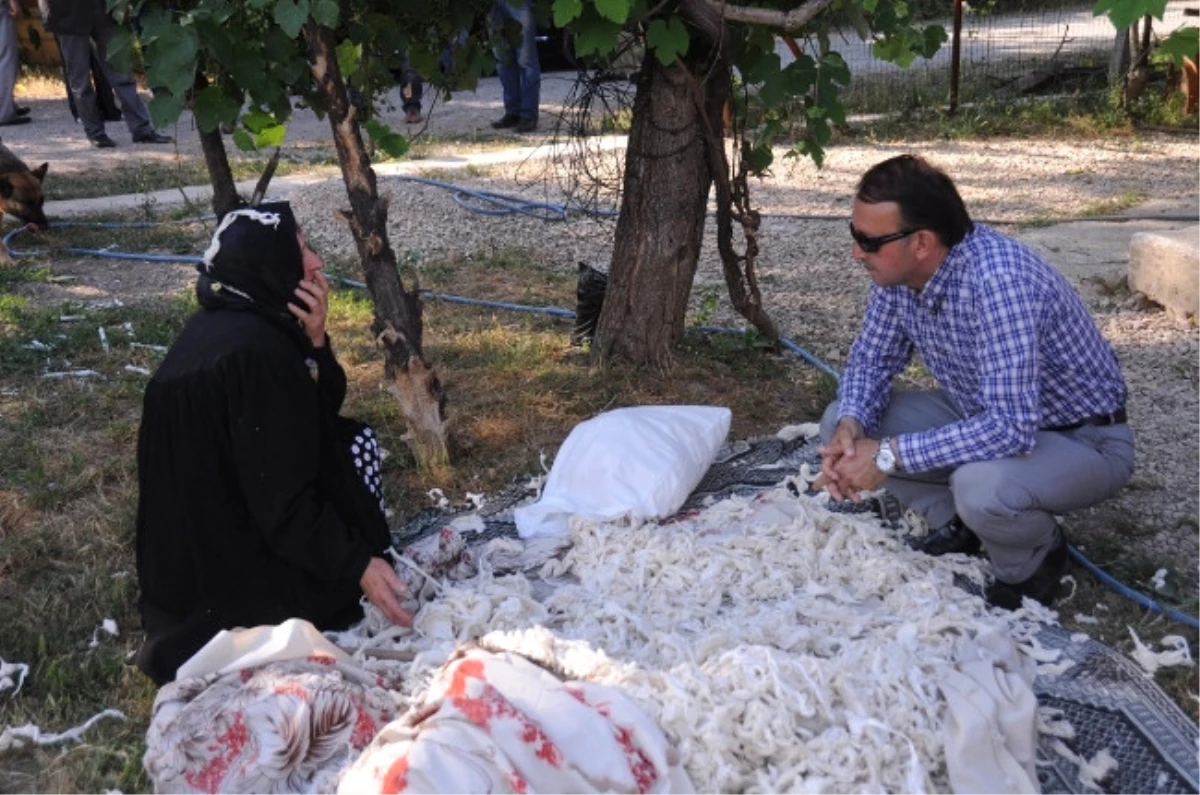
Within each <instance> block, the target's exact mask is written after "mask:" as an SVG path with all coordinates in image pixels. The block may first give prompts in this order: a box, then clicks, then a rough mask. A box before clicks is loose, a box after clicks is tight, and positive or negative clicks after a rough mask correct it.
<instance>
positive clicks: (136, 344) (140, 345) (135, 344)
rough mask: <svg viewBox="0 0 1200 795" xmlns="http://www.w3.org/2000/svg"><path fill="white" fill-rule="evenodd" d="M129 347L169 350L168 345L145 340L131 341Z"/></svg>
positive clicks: (163, 351) (159, 350)
mask: <svg viewBox="0 0 1200 795" xmlns="http://www.w3.org/2000/svg"><path fill="white" fill-rule="evenodd" d="M129 347H130V348H145V349H146V350H150V351H158V352H159V353H166V352H167V346H166V345H149V344H147V343H145V342H131V343H129Z"/></svg>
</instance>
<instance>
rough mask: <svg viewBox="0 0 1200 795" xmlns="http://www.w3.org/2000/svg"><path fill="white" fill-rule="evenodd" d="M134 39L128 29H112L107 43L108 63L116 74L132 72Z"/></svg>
mask: <svg viewBox="0 0 1200 795" xmlns="http://www.w3.org/2000/svg"><path fill="white" fill-rule="evenodd" d="M135 41H136V37H135V36H134V35H133V31H132V30H130V29H129V28H114V29H113V33H112V38H111V39H109V41H108V62H109V64H111V65H112V67H113V68H114V69H116V70H117V71H118V72H124V73H125V74H129V73H130V72H132V71H133V45H134V42H135Z"/></svg>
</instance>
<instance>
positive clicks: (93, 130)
mask: <svg viewBox="0 0 1200 795" xmlns="http://www.w3.org/2000/svg"><path fill="white" fill-rule="evenodd" d="M54 38H55V39H56V40H57V41H58V49H59V50H60V51H61V52H62V59H63V66H65V67H66V72H67V85H68V86H69V87H70V89H71V94H72V95H73V96H74V97H75V111H76V112H77V113H78V114H79V121H80V122H81V123H82V124H83V131H84V132H85V133H87V137H88V138H95V137H96V136H98V135H101V134H103V133H104V116H103V115H102V114H101V113H100V108H99V107H98V106H97V105H96V91H95V89H93V88H92V64H91V54H92V46H93V43H94V44H95V47H96V58H97V60H99V62H100V63H101V65H102V66H103V68H104V77H105V79H107V80H108V83H109V85H111V86H112V89H113V93H114V94H116V95H117V101H118V102H120V103H121V115H122V116H123V117H124V118H125V124H126V125H127V126H128V127H129V132H130V133H132V134H134V135H142V134H148V133H152V132H154V125H152V124H151V123H150V114H149V113H148V112H147V111H146V106H145V105H144V104H143V103H142V98H141V97H140V96H138V91H137V81H135V80H134V79H133V76H132V75H128V74H124V73H122V72H118V71H117V70H115V69H113V68H112V67H111V66H110V65H109V63H108V40H109V39H110V38H112V22H110V21H109V20H108V18H107V17H105V18H103V19H102V21H101V22H100V23H98V24H97V27H96V29H95V30H93V31H92V35H91V36H75V35H70V34H67V33H56V34H55V36H54Z"/></svg>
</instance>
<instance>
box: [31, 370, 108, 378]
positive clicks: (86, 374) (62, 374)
mask: <svg viewBox="0 0 1200 795" xmlns="http://www.w3.org/2000/svg"><path fill="white" fill-rule="evenodd" d="M98 375H100V374H99V373H97V372H96V371H95V370H62V371H59V372H54V373H42V378H95V377H96V376H98Z"/></svg>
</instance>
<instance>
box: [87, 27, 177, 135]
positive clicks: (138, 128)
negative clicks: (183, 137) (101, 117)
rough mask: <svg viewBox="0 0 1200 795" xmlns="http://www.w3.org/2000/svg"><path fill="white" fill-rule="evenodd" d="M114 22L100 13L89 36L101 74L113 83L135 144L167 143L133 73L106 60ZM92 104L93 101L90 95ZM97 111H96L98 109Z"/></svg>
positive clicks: (110, 83)
mask: <svg viewBox="0 0 1200 795" xmlns="http://www.w3.org/2000/svg"><path fill="white" fill-rule="evenodd" d="M112 34H113V24H112V22H111V21H110V20H109V18H108V16H107V15H102V16H101V19H100V21H99V22H98V23H97V26H96V30H95V31H94V35H93V37H92V44H93V46H95V48H96V58H97V59H98V60H99V62H100V65H101V66H102V67H103V68H104V77H105V79H106V80H108V83H109V85H110V86H112V90H113V93H115V94H116V95H117V101H118V102H120V103H121V114H122V115H123V116H124V117H125V126H126V127H128V128H129V133H130V135H132V136H133V140H134V143H148V144H167V143H170V142H171V141H172V138H171V137H170V136H169V135H159V134H158V132H157V131H156V130H155V129H154V125H153V124H152V123H151V121H150V113H149V111H147V110H146V105H145V103H143V102H142V98H141V96H139V95H138V90H137V81H136V80H134V78H133V75H130V74H125V73H123V72H118V71H117V70H116V69H113V68H112V65H111V64H110V63H109V62H108V42H109V40H110V39H111V38H112ZM92 104H93V107H95V100H94V94H93V103H92ZM97 112H98V111H97Z"/></svg>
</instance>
